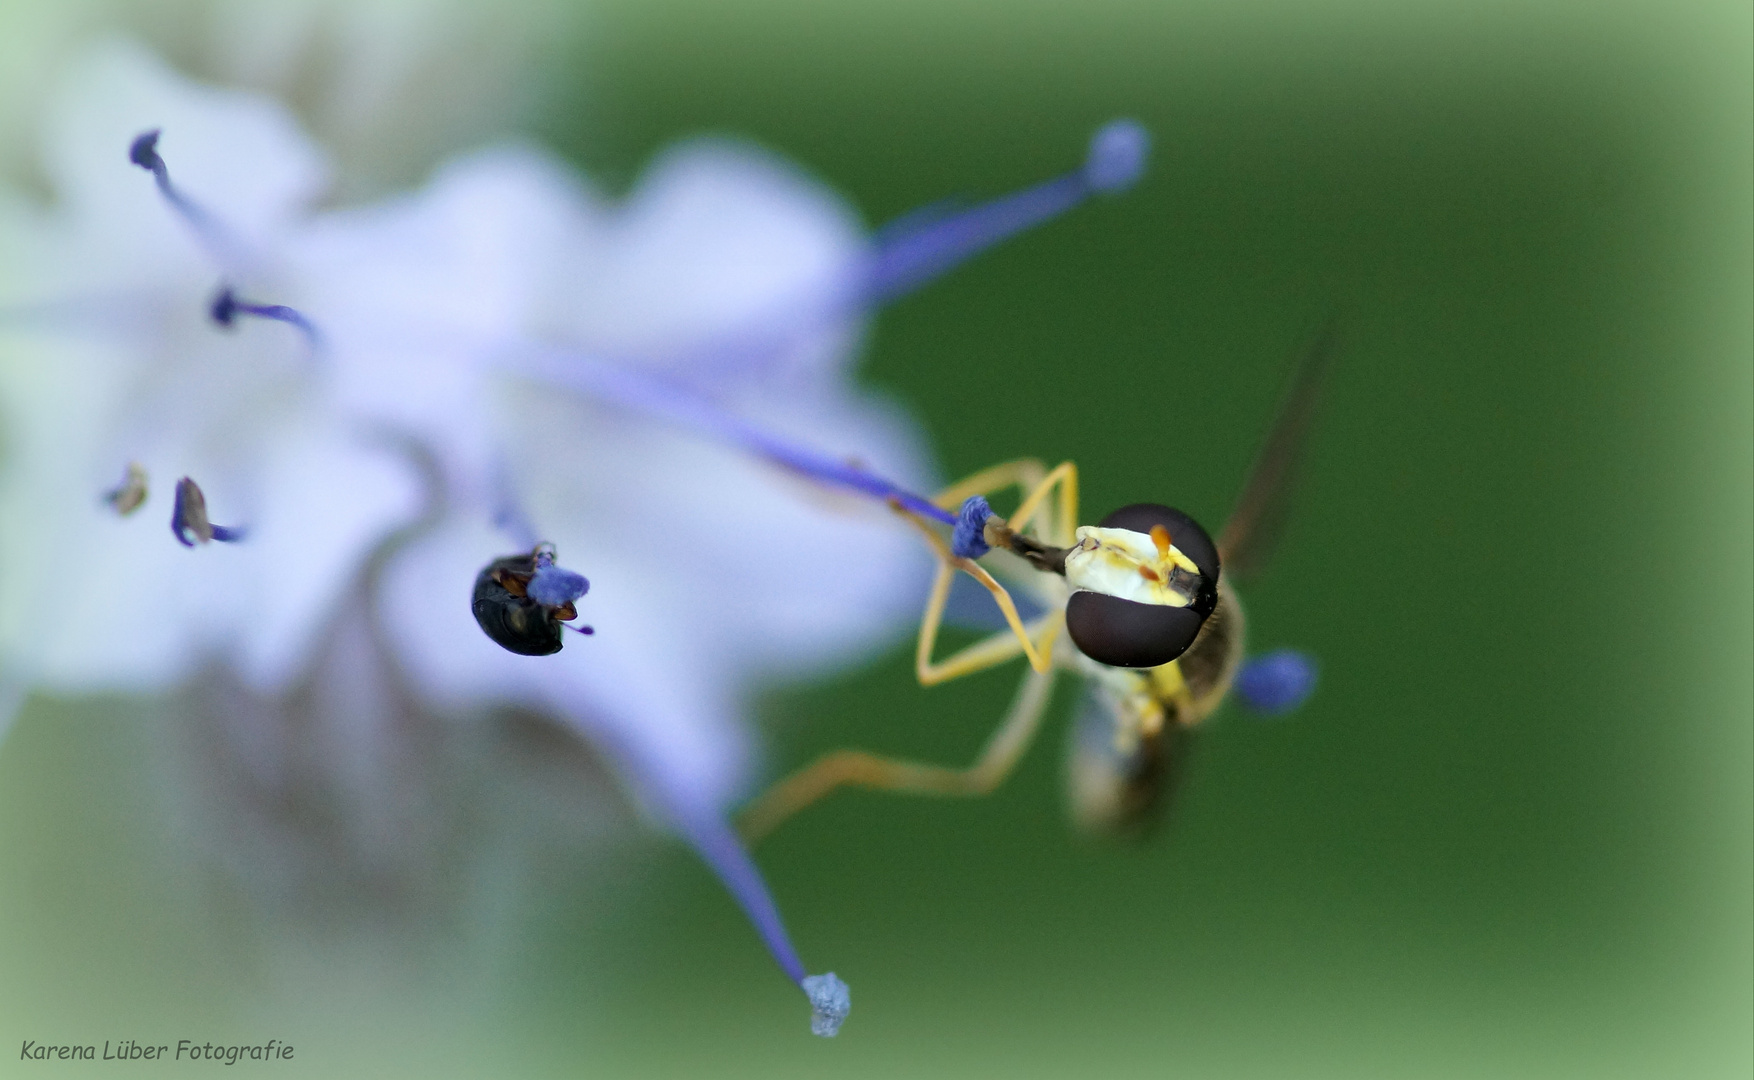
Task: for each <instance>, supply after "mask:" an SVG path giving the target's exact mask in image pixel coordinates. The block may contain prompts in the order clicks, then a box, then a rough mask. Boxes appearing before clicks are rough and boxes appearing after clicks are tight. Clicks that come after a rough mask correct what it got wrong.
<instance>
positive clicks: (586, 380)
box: [519, 350, 956, 525]
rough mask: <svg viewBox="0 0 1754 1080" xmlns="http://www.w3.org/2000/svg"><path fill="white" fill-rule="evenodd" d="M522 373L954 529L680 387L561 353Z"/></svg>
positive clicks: (862, 473) (929, 506)
mask: <svg viewBox="0 0 1754 1080" xmlns="http://www.w3.org/2000/svg"><path fill="white" fill-rule="evenodd" d="M519 366H520V368H521V369H522V370H523V371H524V372H525V373H526V374H530V375H534V376H536V377H538V378H543V379H547V380H549V381H551V382H554V383H557V384H559V385H562V386H570V387H573V388H574V389H576V390H579V391H582V392H584V393H586V394H589V395H591V396H592V397H594V398H596V399H597V400H599V401H606V402H609V403H611V404H614V405H619V406H621V407H622V408H625V409H631V410H633V411H634V412H638V413H643V414H644V415H647V416H652V417H656V418H658V419H661V420H667V421H670V422H671V423H675V424H680V425H681V426H683V427H686V428H689V429H691V430H693V431H696V432H700V433H702V434H705V435H708V436H710V437H712V438H716V439H722V440H724V441H725V442H728V443H730V444H732V445H733V446H738V447H741V448H743V449H744V450H747V451H749V452H750V453H752V454H756V455H758V456H760V457H764V458H767V459H768V460H769V461H771V462H773V463H774V464H776V465H779V466H782V467H784V468H787V469H791V470H792V471H794V472H800V473H803V474H804V475H806V476H809V477H811V478H812V479H815V480H820V481H821V482H823V483H825V484H829V485H831V486H834V487H839V488H845V489H847V490H850V491H856V492H858V493H860V494H862V495H869V496H871V497H873V498H875V499H879V500H881V501H883V502H886V503H891V504H893V505H896V506H899V507H901V508H902V509H905V510H908V511H911V512H913V513H915V514H919V515H920V516H922V517H927V518H931V519H932V520H933V521H938V522H942V523H944V524H945V525H954V524H956V517H955V515H953V514H951V513H950V512H949V511H948V510H945V509H943V508H942V507H940V506H937V505H936V504H934V503H933V502H932V501H931V500H930V499H927V498H925V497H924V496H922V495H916V494H914V493H913V492H911V491H908V490H907V489H906V488H903V487H901V486H900V485H898V484H896V483H895V482H893V481H891V480H886V479H884V478H883V477H881V476H878V475H877V474H876V473H873V472H871V471H869V470H867V469H864V468H861V467H860V466H857V465H853V464H849V463H848V462H845V461H842V460H837V459H835V458H832V457H829V456H828V455H826V454H822V453H819V452H817V451H814V450H810V449H807V448H805V447H803V446H799V445H798V444H796V443H792V442H788V441H787V440H785V439H782V438H779V437H778V436H775V435H770V434H768V433H767V432H765V431H762V430H761V429H759V428H757V427H755V426H753V425H751V424H748V423H746V422H744V421H742V420H739V419H737V418H736V417H734V416H731V415H729V414H727V413H725V412H722V411H721V410H719V409H718V408H717V407H716V406H714V405H712V404H711V403H710V402H708V401H706V400H705V399H703V398H700V397H698V396H696V395H694V394H692V393H690V392H689V391H687V390H684V389H683V388H682V387H680V386H676V385H673V384H670V383H665V382H660V381H658V380H656V379H648V378H645V377H642V376H640V375H638V374H636V373H635V372H632V371H629V370H627V369H624V368H616V367H611V366H609V365H607V364H601V363H597V362H595V361H593V360H590V359H589V358H587V357H583V356H580V355H578V354H576V353H562V352H560V351H558V350H556V351H551V352H549V353H548V354H547V355H545V356H543V357H541V358H537V359H533V360H529V361H525V362H523V363H522V364H520V365H519Z"/></svg>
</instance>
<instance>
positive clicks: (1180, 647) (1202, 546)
mask: <svg viewBox="0 0 1754 1080" xmlns="http://www.w3.org/2000/svg"><path fill="white" fill-rule="evenodd" d="M1157 525H1161V526H1163V527H1164V528H1165V529H1167V530H1168V531H1169V537H1170V542H1171V543H1173V544H1174V545H1175V546H1176V548H1177V550H1179V551H1180V552H1181V553H1182V554H1184V555H1186V556H1187V557H1188V558H1190V559H1192V560H1193V562H1194V565H1195V566H1197V567H1199V569H1200V585H1199V589H1198V591H1197V592H1196V593H1195V594H1194V598H1193V601H1192V602H1191V603H1189V604H1188V606H1186V607H1170V606H1169V605H1166V604H1146V603H1141V602H1139V601H1137V600H1125V599H1122V598H1121V597H1118V596H1109V595H1108V594H1106V593H1100V592H1092V591H1089V590H1085V589H1080V590H1079V591H1077V592H1074V593H1073V594H1072V596H1071V598H1070V599H1069V600H1067V602H1066V633H1067V634H1068V635H1070V637H1071V638H1072V643H1073V644H1074V645H1076V646H1078V650H1079V651H1080V652H1082V653H1083V654H1084V655H1085V656H1088V657H1090V658H1091V659H1092V660H1095V661H1096V662H1097V663H1099V664H1107V665H1109V666H1110V667H1126V668H1152V667H1159V666H1161V665H1163V664H1167V663H1169V662H1170V661H1171V660H1174V659H1175V658H1176V657H1178V656H1180V655H1181V654H1182V653H1184V652H1186V651H1187V650H1188V646H1190V645H1192V644H1193V643H1194V638H1196V637H1198V636H1199V633H1200V627H1201V626H1202V625H1204V623H1205V622H1206V616H1208V615H1210V614H1212V611H1213V609H1214V608H1216V607H1217V606H1218V569H1219V567H1218V547H1217V545H1216V544H1214V543H1212V538H1211V537H1210V536H1208V535H1207V534H1206V530H1205V529H1203V528H1201V527H1200V524H1199V523H1198V522H1196V521H1195V520H1194V519H1193V518H1191V517H1189V516H1187V515H1186V514H1184V513H1182V512H1181V511H1180V510H1177V509H1175V508H1173V507H1169V506H1161V505H1159V504H1157V503H1134V504H1133V505H1131V506H1123V507H1121V508H1120V509H1119V510H1116V511H1115V512H1114V513H1112V514H1110V515H1108V516H1107V517H1105V518H1103V519H1102V521H1101V523H1100V525H1099V526H1098V527H1099V528H1104V529H1128V530H1131V531H1133V532H1141V533H1149V532H1150V531H1151V529H1152V527H1153V526H1157Z"/></svg>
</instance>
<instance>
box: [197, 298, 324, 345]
mask: <svg viewBox="0 0 1754 1080" xmlns="http://www.w3.org/2000/svg"><path fill="white" fill-rule="evenodd" d="M207 314H208V317H209V318H211V319H212V320H213V321H214V322H215V323H217V324H218V325H220V326H222V327H224V328H225V329H227V330H230V329H231V328H232V327H233V326H235V325H236V324H237V318H238V316H239V315H250V316H253V317H255V318H258V319H271V320H273V321H275V322H283V323H285V324H287V325H288V326H291V327H293V328H294V329H296V330H298V331H299V332H300V333H302V334H303V335H304V336H305V340H306V341H307V342H309V343H310V345H311V348H313V349H314V348H316V347H317V344H318V340H319V339H318V334H317V328H316V325H315V324H314V323H312V322H311V321H310V320H309V319H307V318H305V316H304V314H303V313H302V312H300V311H299V310H298V309H297V308H290V307H287V306H286V305H285V304H254V303H250V302H249V301H247V300H240V299H238V296H237V294H236V293H235V292H233V291H232V289H231V286H229V285H222V286H220V288H219V292H217V293H215V294H214V297H213V303H212V304H211V305H210V306H209V307H208V309H207Z"/></svg>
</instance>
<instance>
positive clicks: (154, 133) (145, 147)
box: [128, 128, 164, 172]
mask: <svg viewBox="0 0 1754 1080" xmlns="http://www.w3.org/2000/svg"><path fill="white" fill-rule="evenodd" d="M159 130H160V129H158V128H153V129H152V130H151V131H143V132H141V133H140V134H139V135H137V136H135V138H134V141H133V143H131V144H130V145H129V146H128V160H129V161H131V162H133V163H134V164H136V165H138V166H140V167H141V168H142V169H145V170H147V171H148V172H157V171H158V170H159V169H161V168H163V167H164V160H163V159H162V158H160V157H159V156H158V133H159Z"/></svg>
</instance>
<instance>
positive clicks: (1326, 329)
mask: <svg viewBox="0 0 1754 1080" xmlns="http://www.w3.org/2000/svg"><path fill="white" fill-rule="evenodd" d="M1338 351H1339V332H1338V329H1337V327H1336V320H1334V319H1329V320H1328V322H1327V324H1326V325H1324V326H1323V327H1322V330H1321V332H1320V333H1319V334H1317V335H1316V338H1315V340H1314V341H1313V342H1311V344H1310V346H1309V348H1308V349H1306V350H1305V351H1304V353H1303V357H1302V358H1301V359H1300V360H1299V361H1298V364H1297V371H1296V374H1295V375H1293V377H1292V380H1291V387H1290V389H1289V390H1288V391H1287V392H1286V394H1285V398H1284V401H1283V402H1282V403H1281V404H1280V406H1279V415H1278V416H1277V417H1276V418H1275V419H1274V421H1273V427H1272V430H1271V431H1270V432H1269V433H1268V435H1267V441H1266V443H1265V444H1263V445H1262V447H1261V452H1260V455H1259V456H1258V457H1256V458H1255V462H1254V465H1253V466H1252V467H1251V468H1250V469H1249V476H1248V481H1247V482H1246V483H1245V484H1244V485H1243V489H1242V496H1241V497H1240V498H1238V499H1237V502H1236V508H1235V509H1234V510H1232V511H1231V514H1230V520H1228V521H1226V522H1225V523H1224V531H1223V532H1222V533H1220V534H1219V536H1218V552H1219V558H1220V559H1221V560H1222V561H1223V564H1224V572H1225V573H1226V574H1227V575H1229V574H1234V575H1237V576H1238V577H1244V578H1246V577H1248V576H1250V575H1252V574H1256V573H1259V572H1260V571H1261V570H1262V569H1263V568H1264V567H1265V566H1266V564H1267V563H1268V561H1269V560H1270V559H1271V558H1272V556H1273V552H1274V550H1275V549H1276V548H1277V547H1278V546H1279V538H1280V537H1281V536H1282V535H1283V534H1284V531H1285V522H1286V519H1287V518H1288V517H1289V514H1290V510H1291V501H1292V494H1293V492H1294V491H1295V490H1296V487H1297V479H1298V474H1299V473H1300V472H1301V465H1302V462H1303V456H1304V452H1305V449H1306V448H1307V447H1308V445H1309V434H1310V428H1311V426H1312V423H1313V421H1314V419H1315V412H1316V403H1317V401H1318V399H1319V398H1320V396H1321V388H1322V382H1323V380H1324V379H1325V378H1326V376H1327V372H1328V368H1329V366H1330V364H1331V363H1332V361H1333V358H1334V356H1335V354H1336V353H1337V352H1338Z"/></svg>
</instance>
